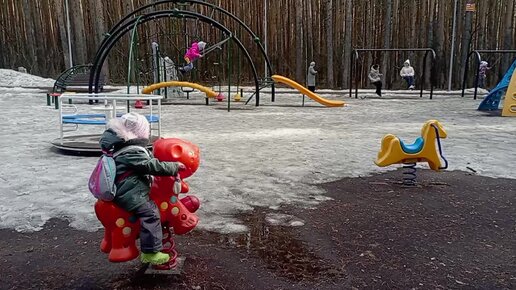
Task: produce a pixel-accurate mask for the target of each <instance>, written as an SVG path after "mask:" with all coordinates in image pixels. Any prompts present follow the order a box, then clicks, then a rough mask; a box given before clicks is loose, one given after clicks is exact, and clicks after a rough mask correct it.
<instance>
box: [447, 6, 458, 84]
mask: <svg viewBox="0 0 516 290" xmlns="http://www.w3.org/2000/svg"><path fill="white" fill-rule="evenodd" d="M457 2H458V0H455V5H454V6H453V29H452V43H451V52H450V71H449V73H448V91H451V88H452V76H453V75H452V74H453V57H454V55H453V54H454V51H455V33H456V28H457V27H456V26H457Z"/></svg>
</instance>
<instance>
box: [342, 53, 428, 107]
mask: <svg viewBox="0 0 516 290" xmlns="http://www.w3.org/2000/svg"><path fill="white" fill-rule="evenodd" d="M373 51H386V52H400V51H425V52H426V53H425V56H424V58H423V73H422V75H421V79H422V84H423V85H422V86H421V89H420V93H419V97H420V98H422V97H423V87H424V83H425V73H426V62H427V61H426V59H427V57H428V55H429V54H431V56H432V58H431V65H430V99H432V98H433V94H434V77H433V74H434V65H435V59H436V54H435V51H434V50H433V49H431V48H354V49H353V51H352V53H351V61H350V66H349V97H350V98H351V97H352V96H353V77H354V75H353V71H354V69H356V68H357V66H358V60H359V59H360V52H373ZM357 98H358V81H355V99H357Z"/></svg>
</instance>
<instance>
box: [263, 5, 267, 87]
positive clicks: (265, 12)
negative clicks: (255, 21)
mask: <svg viewBox="0 0 516 290" xmlns="http://www.w3.org/2000/svg"><path fill="white" fill-rule="evenodd" d="M263 7H264V10H265V11H264V14H265V16H264V20H263V29H264V31H265V33H264V39H263V46H264V48H265V54H267V0H263ZM267 77H268V72H267V61H265V78H267Z"/></svg>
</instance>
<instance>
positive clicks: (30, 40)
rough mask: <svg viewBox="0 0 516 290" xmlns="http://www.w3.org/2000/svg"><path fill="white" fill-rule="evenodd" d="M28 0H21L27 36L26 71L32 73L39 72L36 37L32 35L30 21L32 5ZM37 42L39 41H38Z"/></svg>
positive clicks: (32, 26) (32, 28)
mask: <svg viewBox="0 0 516 290" xmlns="http://www.w3.org/2000/svg"><path fill="white" fill-rule="evenodd" d="M30 2H31V1H29V0H23V2H22V3H23V19H24V20H25V35H26V36H27V42H26V45H27V51H28V52H29V53H28V55H25V56H26V57H27V61H28V63H27V64H28V65H29V67H28V68H27V69H28V71H29V72H30V73H32V74H38V73H39V70H38V69H39V67H38V54H37V51H36V47H37V46H36V38H35V35H34V31H35V29H34V23H33V21H32V9H33V8H34V6H33V5H32V4H31V3H30ZM38 43H39V41H38Z"/></svg>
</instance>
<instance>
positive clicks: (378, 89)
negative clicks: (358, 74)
mask: <svg viewBox="0 0 516 290" xmlns="http://www.w3.org/2000/svg"><path fill="white" fill-rule="evenodd" d="M373 85H375V86H376V94H377V95H378V96H380V97H381V96H382V81H377V82H374V83H373Z"/></svg>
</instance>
